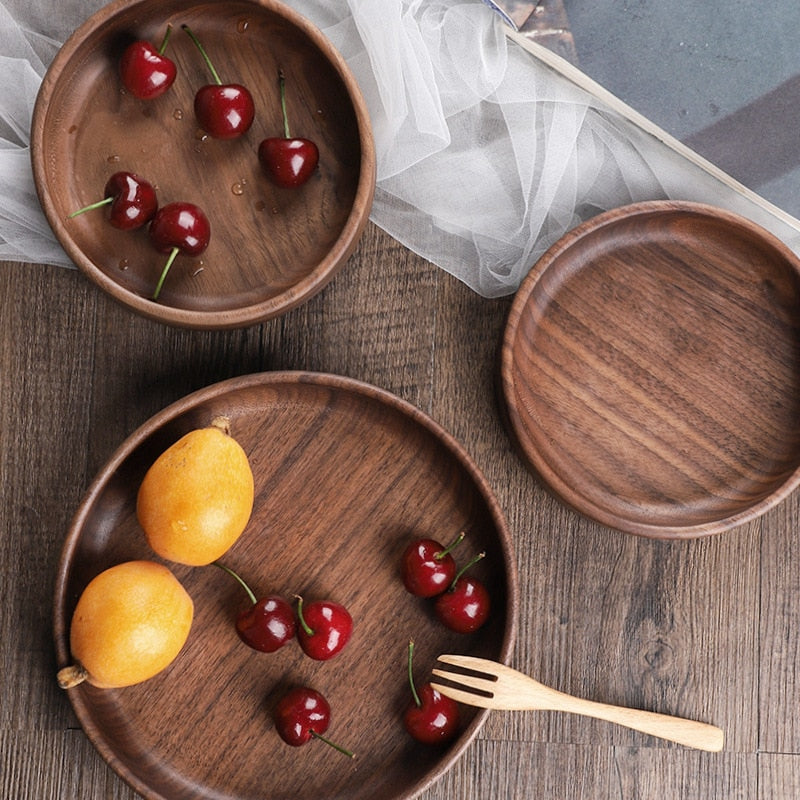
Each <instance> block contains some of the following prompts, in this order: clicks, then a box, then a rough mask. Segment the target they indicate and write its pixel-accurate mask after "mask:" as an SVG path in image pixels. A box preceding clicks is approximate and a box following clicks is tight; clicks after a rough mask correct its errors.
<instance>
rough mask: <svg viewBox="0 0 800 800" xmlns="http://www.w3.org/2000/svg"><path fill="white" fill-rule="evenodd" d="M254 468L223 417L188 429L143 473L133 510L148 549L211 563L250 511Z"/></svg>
mask: <svg viewBox="0 0 800 800" xmlns="http://www.w3.org/2000/svg"><path fill="white" fill-rule="evenodd" d="M253 494H254V485H253V472H252V470H251V469H250V462H249V461H248V458H247V454H246V453H245V452H244V450H243V449H242V447H241V445H240V444H239V443H238V442H237V441H236V439H234V438H233V437H232V436H231V435H230V429H229V421H228V419H227V418H226V417H218V418H216V419H215V420H214V421H213V422H212V424H211V425H210V426H209V427H207V428H198V429H197V430H194V431H190V432H189V433H187V434H186V435H185V436H183V437H182V438H181V439H179V440H178V441H177V442H175V444H173V445H172V446H171V447H169V448H167V450H165V451H164V452H163V453H162V454H161V455H160V456H159V457H158V458H157V459H156V461H155V462H154V463H153V465H152V466H151V467H150V469H149V470H148V471H147V474H146V475H145V476H144V480H143V481H142V485H141V486H140V487H139V494H138V497H137V501H136V514H137V516H138V518H139V524H140V525H141V526H142V529H143V530H144V532H145V535H146V537H147V541H148V543H149V544H150V547H152V548H153V550H154V551H155V552H156V553H158V555H160V556H161V557H162V558H166V559H168V560H170V561H176V562H178V563H180V564H188V565H190V566H203V565H205V564H210V563H211V562H212V561H216V560H217V559H218V558H220V557H221V556H222V555H224V554H225V552H227V550H228V549H229V548H230V547H231V546H232V545H233V543H234V542H235V541H236V540H237V539H238V538H239V536H241V534H242V532H243V531H244V529H245V526H246V525H247V523H248V521H249V520H250V515H251V514H252V511H253Z"/></svg>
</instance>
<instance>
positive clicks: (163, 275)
mask: <svg viewBox="0 0 800 800" xmlns="http://www.w3.org/2000/svg"><path fill="white" fill-rule="evenodd" d="M179 252H180V247H173V248H172V250H171V251H170V254H169V258H168V259H167V263H166V264H164V269H163V270H162V271H161V277H160V278H159V279H158V283H157V284H156V290H155V291H154V292H153V300H158V295H159V294H161V287H162V286H163V285H164V281H165V280H166V277H167V273H168V272H169V268H170V267H171V266H172V262H173V261H174V260H175V256H177V255H178V253H179Z"/></svg>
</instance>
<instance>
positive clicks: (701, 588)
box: [0, 224, 800, 800]
mask: <svg viewBox="0 0 800 800" xmlns="http://www.w3.org/2000/svg"><path fill="white" fill-rule="evenodd" d="M509 303H510V299H509V298H506V299H501V300H491V301H490V300H485V299H482V298H480V297H478V296H477V295H475V294H474V293H472V292H471V291H470V290H469V289H467V288H466V287H465V286H464V285H463V284H461V283H459V282H458V281H456V280H455V279H453V278H452V277H450V276H449V275H447V274H446V273H445V272H443V271H442V270H440V269H439V268H437V267H435V266H433V265H431V264H429V263H427V262H426V261H424V260H423V259H421V258H419V257H417V256H415V255H414V254H412V253H410V252H409V251H408V250H406V249H405V248H403V247H402V246H400V245H399V244H397V242H395V241H394V240H392V239H391V238H390V237H389V236H387V235H386V234H385V233H384V232H382V231H381V230H380V229H378V228H377V227H376V226H374V225H372V224H370V225H369V226H368V228H367V230H366V232H365V235H364V237H363V240H362V241H361V243H360V245H359V247H358V249H357V251H356V252H355V254H354V255H353V257H352V258H351V260H350V261H349V263H348V265H347V267H346V268H345V269H344V271H343V272H341V273H340V275H339V276H337V277H336V279H335V280H334V281H333V282H332V283H331V284H330V285H329V286H328V287H327V288H326V289H325V290H324V291H323V292H322V293H321V294H320V295H318V296H317V297H316V298H314V299H312V300H311V301H310V302H309V303H307V304H306V305H304V306H303V307H301V308H299V309H296V310H295V311H293V312H291V313H289V314H288V315H287V316H285V317H283V318H281V319H276V320H272V321H270V322H267V323H264V324H262V325H258V326H255V327H251V328H247V329H243V330H237V331H226V332H212V333H203V332H190V331H184V330H180V329H174V328H169V327H165V326H162V325H159V324H157V323H153V322H150V321H148V320H145V319H142V318H140V317H138V316H135V315H133V314H132V313H131V312H129V311H128V310H127V309H125V308H123V307H121V306H119V305H117V304H116V303H114V302H113V301H112V300H110V299H109V298H107V297H106V296H105V295H103V294H102V293H101V292H100V291H98V290H97V289H96V288H95V287H94V286H92V285H90V284H89V282H88V281H87V280H86V279H85V278H84V277H83V276H82V275H81V274H79V273H78V272H77V271H74V270H66V269H60V268H56V267H47V266H42V265H34V264H18V263H2V264H0V408H2V423H0V485H1V486H2V513H0V525H2V529H0V576H2V597H3V603H2V606H0V653H2V681H1V682H0V753H2V761H1V762H0V765H1V767H0V798H3V800H22V799H23V798H31V800H56V799H58V800H62V799H63V800H77V799H78V798H79V799H80V800H101V798H103V799H104V800H130V798H134V797H136V795H135V794H134V793H133V792H132V791H131V790H130V789H129V788H128V787H127V786H126V785H125V784H124V783H123V782H122V781H121V780H120V779H118V778H117V777H116V775H115V774H114V773H113V772H112V771H111V769H109V768H108V767H107V766H106V764H105V763H104V762H103V761H102V759H101V758H100V757H99V756H98V755H97V753H96V752H95V751H94V749H93V747H92V746H91V744H90V743H89V742H88V740H87V739H86V737H85V736H84V734H83V732H82V730H81V729H80V727H79V726H78V724H77V722H76V719H75V717H74V715H73V713H72V711H71V707H70V705H69V702H68V700H67V698H66V696H65V694H64V692H63V691H62V690H60V689H59V688H58V687H57V686H56V682H55V668H56V665H55V659H54V652H53V644H52V637H51V624H52V623H51V612H52V591H53V583H54V576H55V571H56V566H57V563H58V560H59V556H60V550H61V546H62V541H63V537H64V535H65V533H66V530H67V528H68V525H69V522H70V519H71V517H72V515H73V513H74V511H75V509H76V508H77V506H78V504H79V502H80V500H81V497H82V496H83V493H84V492H85V490H86V488H87V487H88V485H89V483H90V481H91V479H92V477H93V476H94V474H95V473H96V472H97V471H98V470H99V468H100V467H101V465H102V464H103V463H104V461H105V460H106V459H107V458H108V457H109V456H110V455H111V453H112V452H113V451H114V450H115V449H116V447H117V446H118V445H119V444H120V443H121V442H122V440H123V439H124V438H125V437H126V436H127V435H128V434H129V433H131V432H132V431H133V430H134V429H135V428H136V427H137V426H139V425H140V424H141V423H143V422H144V421H145V420H147V419H148V418H149V417H150V416H151V415H153V414H154V413H155V412H157V411H159V410H160V409H162V408H163V407H164V406H166V405H168V404H169V403H171V402H172V401H174V400H177V399H178V398H180V397H182V396H184V395H185V394H187V393H189V392H191V391H193V390H195V389H198V388H201V387H204V386H206V385H208V384H211V383H213V382H216V381H219V380H222V379H225V378H229V377H232V376H235V375H242V374H247V373H253V372H259V371H266V370H282V369H305V370H316V371H323V372H332V373H338V374H341V375H345V376H349V377H353V378H358V379H361V380H364V381H368V382H370V383H372V384H375V385H377V386H379V387H381V388H384V389H387V390H389V391H391V392H394V393H395V394H397V395H399V396H400V397H402V398H404V399H405V400H407V401H410V402H411V403H413V404H414V405H416V406H418V407H419V408H421V409H422V410H424V411H425V412H427V413H428V414H429V415H430V416H431V417H433V419H435V420H436V421H437V422H439V423H440V424H441V425H443V426H444V427H445V428H446V429H447V430H449V431H450V432H451V433H452V434H453V435H454V436H455V437H456V438H457V439H458V440H460V441H461V442H462V443H463V444H464V445H465V447H466V449H467V451H468V452H469V453H470V454H471V456H472V457H473V458H474V460H475V461H476V462H477V464H478V466H479V467H480V468H481V469H482V470H483V472H484V473H485V475H486V477H487V478H488V480H489V482H490V483H491V485H492V486H493V487H494V489H495V491H496V494H497V496H498V498H499V501H500V505H501V507H502V509H503V510H504V512H505V514H506V517H507V520H508V523H509V527H510V530H511V532H512V535H513V538H514V542H515V547H516V558H517V563H518V568H519V577H520V595H521V604H520V616H519V633H518V638H517V643H516V649H515V653H514V656H513V661H512V664H513V666H515V667H517V668H519V669H521V670H523V671H525V672H527V673H529V674H531V675H534V676H536V677H538V678H539V679H540V680H542V681H543V682H545V683H547V684H549V685H552V686H554V687H556V688H559V689H562V690H564V691H567V692H571V693H575V694H579V695H583V696H586V697H589V698H593V699H596V700H602V701H605V702H609V703H615V704H623V705H631V706H637V707H640V708H645V709H651V710H655V711H662V712H666V713H670V714H677V715H682V716H687V717H693V718H696V719H700V720H704V721H707V722H713V723H715V724H717V725H719V726H721V727H722V728H723V729H724V730H725V733H726V743H725V748H724V750H723V752H722V753H718V754H709V753H702V752H698V751H693V750H689V749H686V748H682V747H679V746H676V745H671V744H667V743H664V742H662V741H659V740H656V739H653V738H650V737H648V736H645V735H642V734H637V733H634V732H632V731H628V730H626V729H623V728H618V727H614V726H612V725H610V724H607V723H601V722H596V721H591V720H587V719H585V718H578V717H569V716H565V715H559V714H556V713H550V712H517V713H513V712H492V714H491V715H490V717H489V719H488V722H487V723H486V725H485V726H484V727H483V729H482V730H481V732H480V734H479V736H478V738H477V740H476V741H475V742H473V744H472V745H471V746H470V747H469V748H468V750H467V751H466V753H465V754H464V755H463V757H462V758H461V759H460V760H459V761H458V762H457V764H456V765H455V766H454V768H453V769H452V770H451V771H450V772H448V773H447V774H446V775H445V776H444V777H443V778H442V779H441V780H440V781H438V782H437V783H436V784H434V785H433V786H432V787H431V788H430V789H428V790H427V791H426V792H425V793H424V794H423V795H421V799H422V800H444V799H445V798H448V799H455V798H459V800H460V799H461V798H463V799H464V800H483V799H484V798H503V799H504V800H513V799H515V798H520V800H521V799H522V798H528V797H531V796H534V787H535V796H536V797H538V798H541V800H550V799H551V798H552V800H563V799H564V798H575V797H580V798H583V800H595V799H596V800H600V799H601V798H611V797H614V798H630V799H631V800H635V799H638V798H684V799H686V800H690V799H692V798H698V800H699V799H700V798H702V799H703V800H706V799H708V798H725V800H730V799H731V798H743V799H744V798H746V799H747V800H774V798H796V797H800V723H798V722H797V720H798V707H799V705H800V704H799V702H798V701H800V678H798V674H799V673H800V670H799V669H798V668H800V646H799V645H798V642H800V639H799V638H798V636H797V635H796V632H797V628H798V623H799V622H800V571H799V570H798V568H797V560H796V556H795V553H794V551H793V544H794V542H795V540H796V531H797V527H798V512H799V511H800V507H799V505H798V496H797V494H796V493H795V494H794V495H792V496H791V497H790V498H789V499H788V500H786V501H785V502H784V503H782V504H781V505H780V506H778V507H777V508H775V509H774V510H772V511H770V512H768V513H767V514H766V515H764V516H763V517H762V518H760V519H759V520H757V521H755V522H752V523H750V524H748V525H745V526H742V527H740V528H737V529H734V530H732V531H730V532H728V533H726V534H724V535H719V536H716V537H711V538H705V539H698V540H692V541H682V542H672V543H671V542H665V541H653V540H647V539H641V538H637V537H633V536H630V535H626V534H622V533H619V532H615V531H613V530H609V529H607V528H604V527H602V526H601V525H599V524H596V523H594V522H592V521H590V520H587V519H583V518H581V517H579V516H578V515H576V514H575V513H574V512H572V511H570V510H568V509H567V508H565V507H563V506H562V505H561V504H559V502H557V501H556V500H554V499H552V498H551V497H550V496H549V495H548V494H547V493H546V492H545V491H544V489H543V487H542V485H541V484H540V483H539V482H538V481H537V479H536V478H535V477H534V476H532V475H531V474H530V473H529V472H528V470H527V469H526V468H525V466H524V465H523V463H522V462H521V461H520V460H519V458H518V457H517V455H516V454H515V453H514V452H513V451H512V449H511V446H510V443H509V439H508V437H507V435H506V432H505V430H504V428H503V426H502V423H501V421H500V417H499V415H498V409H497V405H496V400H495V384H494V370H495V360H496V350H497V345H498V342H499V340H500V337H501V334H502V330H503V325H504V322H505V317H506V314H507V311H508V307H509Z"/></svg>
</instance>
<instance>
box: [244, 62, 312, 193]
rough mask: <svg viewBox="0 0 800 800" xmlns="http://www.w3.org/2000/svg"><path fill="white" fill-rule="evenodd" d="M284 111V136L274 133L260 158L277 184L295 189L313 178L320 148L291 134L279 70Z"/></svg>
mask: <svg viewBox="0 0 800 800" xmlns="http://www.w3.org/2000/svg"><path fill="white" fill-rule="evenodd" d="M278 78H279V80H280V90H281V110H282V112H283V137H278V136H272V137H270V138H268V139H264V140H263V141H262V142H261V144H260V145H259V146H258V158H259V160H260V161H261V165H262V166H263V167H264V170H265V172H266V173H267V175H269V177H270V178H272V180H273V181H275V183H277V184H278V186H283V187H284V188H287V189H292V188H294V187H296V186H301V185H302V184H304V183H305V182H306V181H307V180H308V179H309V178H310V177H311V174H312V173H313V172H314V170H315V169H316V167H317V163H318V162H319V148H318V147H317V145H316V144H314V142H312V141H311V140H310V139H301V138H297V137H292V135H291V133H290V131H289V118H288V115H287V113H286V79H285V77H284V75H283V71H281V72H279V73H278Z"/></svg>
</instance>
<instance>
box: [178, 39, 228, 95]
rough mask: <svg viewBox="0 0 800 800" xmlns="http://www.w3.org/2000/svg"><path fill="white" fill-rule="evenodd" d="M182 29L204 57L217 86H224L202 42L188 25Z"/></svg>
mask: <svg viewBox="0 0 800 800" xmlns="http://www.w3.org/2000/svg"><path fill="white" fill-rule="evenodd" d="M181 28H182V29H183V30H185V31H186V33H188V34H189V38H190V39H191V40H192V41H193V42H194V44H195V47H197V49H198V50H199V51H200V55H201V56H203V60H204V61H205V62H206V66H207V67H208V68H209V70H211V75H212V76H213V78H214V82H215V83H216V84H217V86H222V81H221V80H220V79H219V75H217V71H216V70H215V69H214V65H213V64H212V63H211V59H210V58H209V57H208V54H207V53H206V51H205V48H204V47H203V45H202V44H200V40H199V39H198V38H197V37H196V36H195V35H194V33H193V32H192V29H191V28H190V27H189V26H188V25H181Z"/></svg>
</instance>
